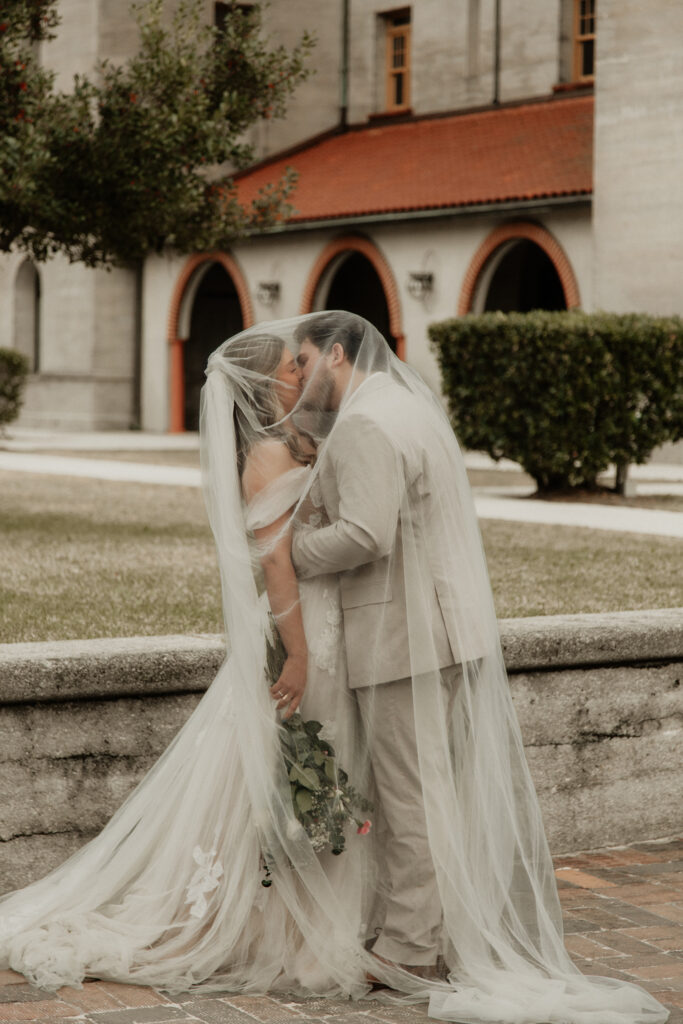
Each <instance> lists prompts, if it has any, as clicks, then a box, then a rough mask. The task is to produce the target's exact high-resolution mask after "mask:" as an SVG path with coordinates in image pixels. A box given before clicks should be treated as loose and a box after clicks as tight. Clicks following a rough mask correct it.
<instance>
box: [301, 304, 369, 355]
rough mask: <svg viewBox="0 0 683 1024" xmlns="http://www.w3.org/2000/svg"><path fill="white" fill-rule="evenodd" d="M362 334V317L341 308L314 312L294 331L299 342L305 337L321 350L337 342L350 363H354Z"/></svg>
mask: <svg viewBox="0 0 683 1024" xmlns="http://www.w3.org/2000/svg"><path fill="white" fill-rule="evenodd" d="M364 336H365V321H364V320H363V318H362V317H360V316H356V314H355V313H347V312H345V311H341V310H335V311H333V312H325V313H314V314H313V315H312V316H309V317H307V318H306V320H304V322H303V323H301V324H299V326H298V327H297V328H296V329H295V331H294V338H295V340H296V341H297V342H298V343H299V344H301V342H302V341H303V340H304V339H305V338H307V339H308V341H310V342H311V344H313V345H315V347H316V348H319V349H320V350H321V351H323V352H327V351H329V350H330V349H331V348H332V346H333V345H334V344H335V343H336V342H338V343H339V344H340V345H341V347H342V348H343V349H344V352H345V353H346V358H347V359H348V360H349V362H350V363H355V361H356V357H357V355H358V352H359V351H360V346H361V342H362V341H363V338H364Z"/></svg>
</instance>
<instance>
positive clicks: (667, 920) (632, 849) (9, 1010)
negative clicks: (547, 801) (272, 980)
mask: <svg viewBox="0 0 683 1024" xmlns="http://www.w3.org/2000/svg"><path fill="white" fill-rule="evenodd" d="M555 869H556V870H555V874H556V878H557V884H558V887H559V894H560V901H561V903H562V906H563V913H564V925H565V941H566V946H567V949H568V951H569V953H570V955H571V956H572V959H573V960H574V962H575V963H576V965H577V966H578V968H579V970H581V971H582V973H584V974H591V975H601V976H603V977H609V978H620V979H622V980H623V981H631V982H635V983H636V984H638V985H641V986H642V987H643V988H646V989H647V990H648V991H650V992H652V993H653V995H654V996H655V997H656V998H657V999H658V1000H659V1001H660V1002H662V1003H663V1004H664V1005H665V1006H667V1007H670V1008H671V1016H670V1018H669V1024H683V1009H682V1008H683V838H680V839H674V840H662V841H658V842H651V843H636V844H635V845H634V846H629V847H620V848H617V849H611V850H601V851H597V852H593V853H583V854H575V855H572V856H560V857H556V858H555ZM430 1020H431V1018H429V1017H427V1015H426V1005H425V1004H422V1005H418V1006H390V1005H383V1004H381V1003H378V1002H375V1001H373V1000H369V999H365V1000H361V1001H359V1002H355V1003H352V1002H350V1001H348V1000H336V999H311V1000H308V1001H302V1000H293V999H291V998H287V997H278V998H274V997H271V996H236V995H231V994H230V993H227V992H226V993H223V994H219V995H215V994H212V995H210V996H202V995H201V993H195V994H190V993H188V994H187V995H183V996H175V997H172V998H167V997H166V996H163V995H161V994H160V993H158V992H155V991H154V990H153V989H149V988H143V987H142V986H136V985H118V984H114V983H112V982H103V981H92V982H88V983H87V984H85V985H84V986H83V988H82V989H78V990H76V989H71V988H62V989H60V990H59V991H58V992H57V993H56V994H52V993H48V992H41V991H40V990H39V989H34V988H32V987H31V986H30V985H27V984H26V982H25V980H24V978H23V977H22V976H21V975H19V974H15V973H14V972H13V971H2V972H0V1022H10V1021H31V1022H32V1024H48V1022H51V1024H54V1022H57V1021H60V1022H62V1024H76V1022H77V1021H79V1022H88V1024H147V1022H150V1024H151V1022H157V1024H162V1022H165V1021H186V1022H189V1024H192V1022H195V1024H200V1022H204V1024H321V1022H325V1024H427V1022H429V1021H430ZM432 1024H433V1021H432Z"/></svg>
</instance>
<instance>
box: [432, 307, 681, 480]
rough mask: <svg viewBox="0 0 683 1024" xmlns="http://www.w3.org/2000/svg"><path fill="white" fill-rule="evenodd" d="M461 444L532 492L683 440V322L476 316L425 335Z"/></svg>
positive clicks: (566, 315)
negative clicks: (514, 467) (503, 464)
mask: <svg viewBox="0 0 683 1024" xmlns="http://www.w3.org/2000/svg"><path fill="white" fill-rule="evenodd" d="M429 336H430V339H431V343H432V347H433V348H434V349H435V351H436V354H437V358H438V361H439V366H440V368H441V374H442V378H443V388H444V392H445V395H446V397H447V399H448V405H449V410H450V414H451V419H452V422H453V427H454V429H455V431H456V433H457V434H458V436H459V438H460V441H461V442H462V444H463V445H464V446H465V447H466V448H469V449H475V450H479V451H484V452H487V453H488V454H489V455H491V456H492V457H493V458H494V459H500V458H508V459H513V460H514V461H515V462H519V463H520V464H521V465H522V466H523V467H524V469H525V470H526V471H527V472H528V473H529V474H530V475H531V476H532V477H533V478H534V480H535V481H536V483H537V484H538V488H539V490H541V491H550V490H561V489H565V488H571V487H588V488H592V487H595V484H596V477H597V475H598V473H600V472H602V471H604V470H605V469H607V467H608V466H609V464H610V463H615V464H616V465H617V466H622V467H624V466H627V465H628V464H629V463H631V462H644V461H645V460H646V459H647V457H648V456H649V455H650V453H651V452H652V450H653V448H655V447H657V445H660V444H662V443H663V442H664V441H677V440H679V439H680V438H681V437H683V320H682V319H681V318H680V317H653V316H647V315H644V314H637V313H633V314H615V313H581V312H578V311H574V310H571V311H568V312H559V313H550V312H544V311H540V310H536V311H533V312H531V313H484V314H482V315H480V316H475V315H468V316H464V317H460V318H458V319H455V320H444V321H442V322H440V323H436V324H432V325H431V326H430V328H429Z"/></svg>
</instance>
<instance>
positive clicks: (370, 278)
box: [321, 252, 396, 352]
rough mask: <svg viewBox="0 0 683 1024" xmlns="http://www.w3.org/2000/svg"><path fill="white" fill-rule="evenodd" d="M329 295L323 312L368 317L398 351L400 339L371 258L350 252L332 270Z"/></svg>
mask: <svg viewBox="0 0 683 1024" xmlns="http://www.w3.org/2000/svg"><path fill="white" fill-rule="evenodd" d="M330 271H331V272H330V274H329V278H328V281H329V283H328V286H327V295H326V296H325V298H324V304H323V305H322V306H321V308H322V309H348V311H349V312H350V313H358V315H359V316H362V317H365V319H366V320H369V321H370V323H371V324H374V326H375V327H376V328H377V330H378V331H380V332H381V334H383V335H384V337H385V338H386V339H387V341H388V342H389V344H390V345H391V347H392V349H393V351H394V352H395V351H396V338H394V336H393V335H392V333H391V325H390V323H389V306H388V303H387V299H386V295H385V294H384V288H383V287H382V282H381V281H380V278H379V274H378V273H377V271H376V270H375V268H374V267H373V265H372V263H371V262H370V260H369V259H368V258H367V256H364V255H363V254H362V253H360V252H350V253H346V254H344V255H342V256H340V257H338V259H337V260H335V261H334V266H333V267H331V268H330Z"/></svg>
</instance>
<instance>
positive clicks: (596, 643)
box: [0, 608, 683, 704]
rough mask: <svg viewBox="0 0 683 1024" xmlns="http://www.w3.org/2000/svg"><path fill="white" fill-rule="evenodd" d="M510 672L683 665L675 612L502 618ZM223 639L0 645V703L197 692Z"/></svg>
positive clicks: (682, 612)
mask: <svg viewBox="0 0 683 1024" xmlns="http://www.w3.org/2000/svg"><path fill="white" fill-rule="evenodd" d="M499 625H500V634H501V642H502V646H503V653H504V656H505V663H506V666H507V669H508V672H510V673H520V672H527V671H533V670H548V669H555V670H556V669H563V668H580V667H584V666H609V665H632V664H644V663H653V662H659V663H662V662H667V661H679V660H683V608H665V609H657V610H652V611H637V612H611V613H605V614H599V615H548V616H542V617H538V618H527V619H502V620H501V621H500V624H499ZM224 657H225V644H224V640H223V637H222V636H220V635H217V634H200V635H189V636H149V637H144V636H143V637H115V638H112V639H100V640H62V641H55V642H51V643H30V644H4V645H0V686H1V690H0V692H1V693H2V701H3V703H6V704H16V703H31V702H36V701H63V700H86V699H88V700H92V699H93V698H96V699H107V698H119V697H140V696H145V695H150V696H152V695H155V694H156V695H159V696H161V695H167V694H177V693H200V692H202V691H203V690H205V689H206V688H207V686H208V685H209V684H210V682H211V680H212V679H213V677H214V675H215V674H216V672H217V671H218V668H219V666H220V664H221V662H222V660H223V658H224Z"/></svg>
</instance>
